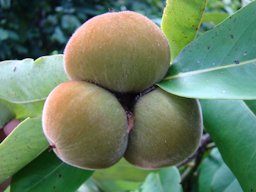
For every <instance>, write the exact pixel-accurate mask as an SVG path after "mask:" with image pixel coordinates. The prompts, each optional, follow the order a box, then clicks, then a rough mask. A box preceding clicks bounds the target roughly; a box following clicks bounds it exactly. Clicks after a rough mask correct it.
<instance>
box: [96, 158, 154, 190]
mask: <svg viewBox="0 0 256 192" xmlns="http://www.w3.org/2000/svg"><path fill="white" fill-rule="evenodd" d="M148 173H150V171H147V170H143V169H139V168H136V167H135V166H133V165H131V164H130V163H128V162H127V161H126V160H124V159H121V160H120V161H119V162H118V163H117V164H115V165H114V166H112V167H110V168H107V169H104V170H97V171H96V172H95V173H94V175H93V179H94V181H95V182H96V183H97V185H99V187H100V188H101V189H102V190H104V191H106V192H114V191H118V192H120V191H127V190H135V189H137V188H138V187H139V186H140V185H141V184H142V182H143V181H144V179H145V178H146V176H147V175H148Z"/></svg>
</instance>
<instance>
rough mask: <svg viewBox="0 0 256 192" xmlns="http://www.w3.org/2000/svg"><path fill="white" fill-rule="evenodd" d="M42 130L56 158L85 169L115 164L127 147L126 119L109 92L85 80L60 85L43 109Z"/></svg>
mask: <svg viewBox="0 0 256 192" xmlns="http://www.w3.org/2000/svg"><path fill="white" fill-rule="evenodd" d="M43 131H44V134H45V136H46V138H47V139H48V141H49V143H50V144H51V146H52V147H53V150H54V152H55V153H56V155H57V156H58V157H59V158H60V159H61V160H63V161H64V162H66V163H67V164H70V165H73V166H76V167H79V168H83V169H100V168H106V167H109V166H111V165H113V164H114V163H116V162H117V161H118V160H119V159H120V158H121V157H122V156H123V154H124V152H125V149H126V147H127V140H128V138H127V134H128V130H127V118H126V112H125V111H124V110H123V108H122V106H121V104H120V103H119V102H118V100H117V99H116V98H115V97H114V96H113V95H112V94H111V93H110V92H108V91H106V90H104V89H102V88H100V87H98V86H96V85H93V84H90V83H87V82H82V81H69V82H65V83H62V84H60V85H59V86H57V87H56V88H55V89H54V90H53V91H52V92H51V93H50V95H49V96H48V98H47V100H46V103H45V106H44V110H43Z"/></svg>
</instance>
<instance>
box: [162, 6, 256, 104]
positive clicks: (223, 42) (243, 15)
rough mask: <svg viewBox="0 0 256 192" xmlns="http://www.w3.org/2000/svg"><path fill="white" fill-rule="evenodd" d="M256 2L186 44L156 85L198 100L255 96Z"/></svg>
mask: <svg viewBox="0 0 256 192" xmlns="http://www.w3.org/2000/svg"><path fill="white" fill-rule="evenodd" d="M255 9H256V2H252V3H251V4H249V5H248V6H246V7H245V8H243V9H241V10H240V11H238V12H237V13H236V14H234V15H233V16H231V17H229V18H228V19H226V20H225V21H224V22H223V23H221V24H220V25H218V26H217V27H215V28H214V29H213V30H211V31H209V32H207V33H205V34H203V35H202V36H200V37H198V38H197V39H196V40H195V41H193V42H192V43H191V44H189V45H188V46H187V47H186V48H185V49H184V50H183V52H182V53H181V54H180V55H179V56H178V57H177V59H176V60H175V61H174V65H173V66H172V67H171V68H170V70H169V73H168V75H167V77H166V78H165V79H164V81H162V82H161V83H160V84H159V86H160V87H161V88H163V89H164V90H166V91H168V92H170V93H173V94H175V95H179V96H184V97H190V98H201V99H256V89H255V80H256V76H255V74H256V51H254V50H255V49H256V27H255V25H256V12H255Z"/></svg>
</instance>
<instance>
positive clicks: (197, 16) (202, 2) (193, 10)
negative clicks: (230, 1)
mask: <svg viewBox="0 0 256 192" xmlns="http://www.w3.org/2000/svg"><path fill="white" fill-rule="evenodd" d="M205 6H206V0H194V1H189V2H188V1H187V0H167V1H166V7H165V9H164V13H163V17H162V24H161V27H162V30H163V32H164V33H165V35H166V37H167V39H168V41H169V45H170V49H171V58H172V60H173V59H175V57H176V56H177V55H178V54H179V52H180V51H181V50H182V49H183V48H184V47H185V46H186V45H187V44H188V43H190V42H191V41H192V40H193V39H194V38H195V36H196V34H197V32H198V28H199V26H200V24H201V18H202V15H203V12H204V9H205Z"/></svg>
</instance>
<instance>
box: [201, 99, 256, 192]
mask: <svg viewBox="0 0 256 192" xmlns="http://www.w3.org/2000/svg"><path fill="white" fill-rule="evenodd" d="M201 105H202V109H203V117H204V125H205V128H206V130H207V131H208V132H209V133H210V135H211V137H212V139H213V140H214V142H215V143H216V145H217V147H218V148H219V150H220V153H221V155H222V157H223V159H224V161H225V163H226V164H227V165H228V166H229V168H230V169H231V170H232V172H233V173H234V175H235V176H236V178H237V179H238V181H239V183H240V184H241V187H242V188H243V190H244V191H256V182H255V181H256V174H255V173H256V148H255V146H256V134H255V130H256V116H255V114H254V113H253V112H252V111H251V110H250V108H249V107H248V106H247V105H246V103H245V102H243V101H239V100H237V101H232V100H231V101H225V100H216V101H209V100H208V101H207V100H202V101H201Z"/></svg>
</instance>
